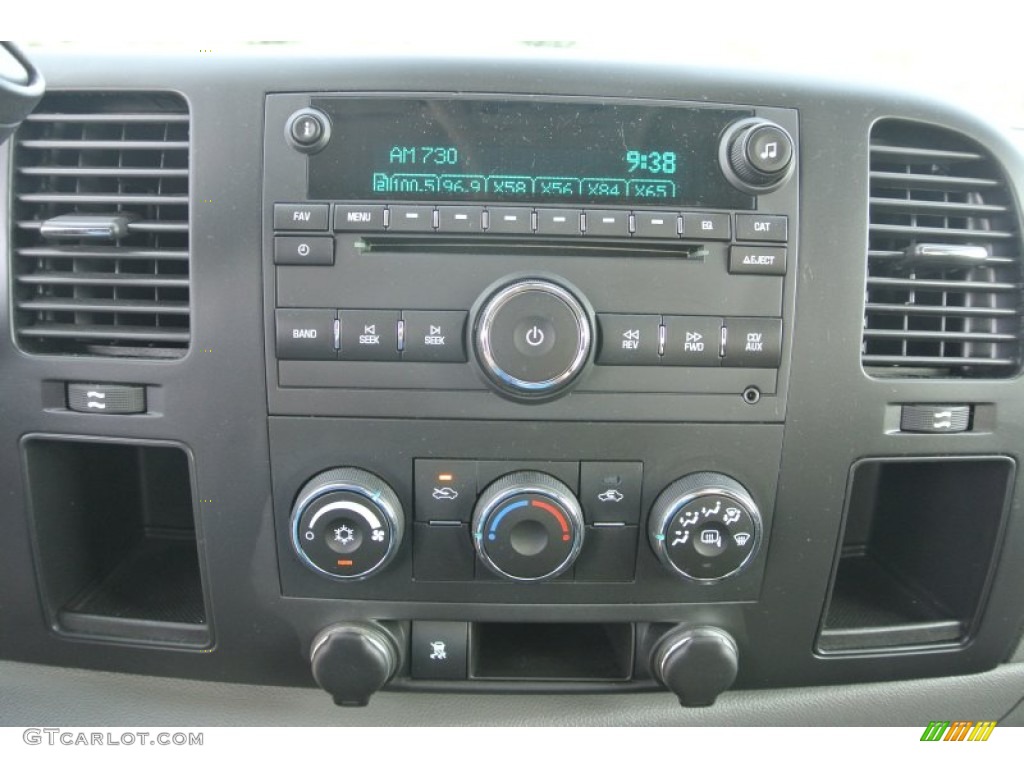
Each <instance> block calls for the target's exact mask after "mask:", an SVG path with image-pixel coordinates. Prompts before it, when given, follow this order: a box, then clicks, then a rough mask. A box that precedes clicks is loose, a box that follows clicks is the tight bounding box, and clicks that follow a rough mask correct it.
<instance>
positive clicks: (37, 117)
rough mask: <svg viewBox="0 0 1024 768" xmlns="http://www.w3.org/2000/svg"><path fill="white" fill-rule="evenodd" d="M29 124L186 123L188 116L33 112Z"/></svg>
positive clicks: (163, 113) (160, 113) (156, 113)
mask: <svg viewBox="0 0 1024 768" xmlns="http://www.w3.org/2000/svg"><path fill="white" fill-rule="evenodd" d="M25 121H26V122H29V123H132V124H138V123H150V124H160V123H187V122H188V115H183V114H180V113H177V112H110V113H106V112H97V113H88V112H83V113H73V112H33V113H32V114H31V115H29V116H28V117H26V118H25Z"/></svg>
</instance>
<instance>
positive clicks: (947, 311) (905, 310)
mask: <svg viewBox="0 0 1024 768" xmlns="http://www.w3.org/2000/svg"><path fill="white" fill-rule="evenodd" d="M865 309H866V311H867V313H868V314H869V315H872V314H876V313H881V314H893V315H900V314H902V315H917V316H924V315H932V316H940V317H941V316H943V315H947V316H949V317H993V318H1004V317H1016V316H1017V315H1019V314H1020V312H1019V311H1018V310H1016V309H1012V308H1010V307H950V306H945V307H943V306H937V305H933V304H884V303H881V302H876V301H869V302H868V303H867V304H866V305H865Z"/></svg>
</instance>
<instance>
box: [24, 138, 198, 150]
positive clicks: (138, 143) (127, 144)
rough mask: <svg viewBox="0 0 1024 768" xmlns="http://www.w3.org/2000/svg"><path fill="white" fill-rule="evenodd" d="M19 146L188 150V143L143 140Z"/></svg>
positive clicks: (50, 141) (47, 141) (65, 141)
mask: <svg viewBox="0 0 1024 768" xmlns="http://www.w3.org/2000/svg"><path fill="white" fill-rule="evenodd" d="M18 144H19V145H20V146H21V147H22V148H24V149H69V150H74V151H79V152H80V151H82V150H87V149H114V150H117V151H118V152H134V151H141V150H154V149H156V150H160V151H161V152H169V151H171V150H176V149H180V150H186V151H187V150H188V142H187V141H143V140H141V139H115V140H107V139H22V140H21V141H19V142H18Z"/></svg>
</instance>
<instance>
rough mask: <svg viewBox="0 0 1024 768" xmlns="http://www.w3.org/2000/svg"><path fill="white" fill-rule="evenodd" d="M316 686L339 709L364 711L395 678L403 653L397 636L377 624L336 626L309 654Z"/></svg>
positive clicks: (316, 640)
mask: <svg viewBox="0 0 1024 768" xmlns="http://www.w3.org/2000/svg"><path fill="white" fill-rule="evenodd" d="M309 660H310V664H311V665H312V667H313V679H314V680H316V684H317V685H319V686H320V687H321V688H323V689H324V690H325V691H327V692H328V693H329V694H331V696H332V697H333V698H334V703H335V704H337V705H338V706H339V707H364V706H366V703H367V702H368V701H369V699H370V696H371V695H373V694H374V693H376V692H377V691H379V690H380V689H381V688H383V687H384V686H385V685H387V683H388V681H389V680H390V679H391V678H392V677H394V676H395V673H396V672H397V671H398V669H399V667H401V664H402V653H401V650H400V646H399V643H398V642H397V641H396V639H395V636H394V635H393V634H392V633H391V632H389V631H388V630H386V629H385V628H384V627H382V626H381V625H380V624H377V623H376V622H366V623H354V622H353V623H351V624H335V625H334V626H330V627H327V629H325V630H323V631H322V632H320V634H318V635H317V636H316V637H315V638H314V639H313V644H312V645H311V646H310V651H309Z"/></svg>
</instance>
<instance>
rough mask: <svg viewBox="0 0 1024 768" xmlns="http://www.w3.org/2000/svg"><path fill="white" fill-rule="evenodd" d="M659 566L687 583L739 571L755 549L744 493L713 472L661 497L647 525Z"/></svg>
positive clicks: (754, 526) (752, 511) (753, 522)
mask: <svg viewBox="0 0 1024 768" xmlns="http://www.w3.org/2000/svg"><path fill="white" fill-rule="evenodd" d="M647 533H648V537H649V539H650V543H651V548H652V549H653V550H654V553H655V554H656V555H657V556H658V559H659V560H661V563H662V565H664V566H665V567H666V568H668V569H669V570H670V571H672V572H673V573H676V574H678V575H680V576H682V577H684V578H687V579H691V580H693V581H701V582H714V581H718V580H720V579H724V578H726V577H727V576H732V575H733V574H735V573H738V572H739V571H741V570H743V569H744V568H745V567H746V566H747V564H748V563H749V562H750V561H751V559H752V558H753V556H754V553H755V552H756V551H757V548H758V546H759V545H760V543H761V514H760V512H759V511H758V509H757V505H756V504H755V503H754V500H753V499H752V498H751V497H750V494H749V493H748V492H747V490H746V488H744V487H743V486H742V485H740V484H739V483H738V482H736V481H735V480H733V479H732V478H731V477H727V476H725V475H720V474H718V473H717V472H698V473H696V474H693V475H687V476H686V477H684V478H682V479H680V480H676V482H674V483H672V485H670V486H669V487H668V488H666V489H665V490H664V491H662V492H661V495H660V496H658V498H657V500H656V501H655V502H654V507H653V508H652V509H651V516H650V522H649V524H648V531H647Z"/></svg>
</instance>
